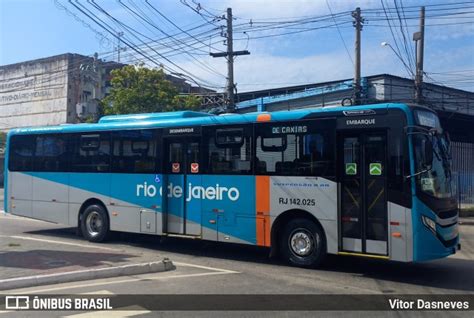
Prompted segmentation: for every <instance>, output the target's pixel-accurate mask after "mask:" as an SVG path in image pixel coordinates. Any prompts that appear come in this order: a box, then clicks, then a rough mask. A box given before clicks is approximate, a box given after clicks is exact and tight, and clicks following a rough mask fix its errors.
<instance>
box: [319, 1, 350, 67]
mask: <svg viewBox="0 0 474 318" xmlns="http://www.w3.org/2000/svg"><path fill="white" fill-rule="evenodd" d="M326 4H327V6H328V9H329V12H330V13H331V16H332V19H333V20H334V25H335V26H336V27H337V32H338V33H339V37H340V38H341V41H342V44H344V48H345V49H346V53H347V56H349V59H350V60H351V63H352V65H354V60H353V59H352V56H351V54H350V53H349V49H348V48H347V45H346V41H344V37H343V36H342V33H341V30H340V29H339V26H338V25H337V22H336V18H335V17H334V14H333V13H332V10H331V6H330V5H329V0H326Z"/></svg>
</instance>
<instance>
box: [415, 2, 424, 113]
mask: <svg viewBox="0 0 474 318" xmlns="http://www.w3.org/2000/svg"><path fill="white" fill-rule="evenodd" d="M413 41H415V47H416V74H415V101H416V103H417V104H421V103H422V102H423V55H424V51H425V7H421V9H420V31H418V32H415V33H413Z"/></svg>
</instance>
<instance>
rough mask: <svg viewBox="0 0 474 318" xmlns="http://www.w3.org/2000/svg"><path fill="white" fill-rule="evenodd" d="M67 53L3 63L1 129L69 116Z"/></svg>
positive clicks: (58, 120) (49, 122)
mask: <svg viewBox="0 0 474 318" xmlns="http://www.w3.org/2000/svg"><path fill="white" fill-rule="evenodd" d="M67 68H68V60H67V58H66V56H64V57H63V58H59V59H42V60H35V61H31V62H26V63H18V64H12V65H7V66H3V67H0V129H1V130H8V129H10V128H14V127H26V126H39V125H55V124H59V123H65V122H66V120H67V96H68V87H67V79H68V77H67V74H68V73H67Z"/></svg>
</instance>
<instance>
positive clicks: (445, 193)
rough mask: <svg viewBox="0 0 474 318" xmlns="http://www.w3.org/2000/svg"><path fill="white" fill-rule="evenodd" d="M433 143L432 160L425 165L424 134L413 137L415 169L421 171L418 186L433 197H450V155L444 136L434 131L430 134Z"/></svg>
mask: <svg viewBox="0 0 474 318" xmlns="http://www.w3.org/2000/svg"><path fill="white" fill-rule="evenodd" d="M430 138H431V142H432V144H433V162H432V164H431V166H430V167H428V168H427V167H426V166H425V163H424V160H423V155H422V154H423V151H424V149H423V148H424V143H423V140H424V139H426V136H424V135H417V136H416V137H415V153H416V171H423V173H421V174H419V175H418V177H417V183H418V188H419V189H420V190H421V191H422V192H424V193H426V194H428V195H430V196H433V197H435V198H438V199H443V198H451V197H452V196H453V195H454V193H453V187H452V177H451V157H450V154H449V143H448V141H447V140H446V137H445V136H444V135H442V134H439V133H436V134H435V135H433V136H430Z"/></svg>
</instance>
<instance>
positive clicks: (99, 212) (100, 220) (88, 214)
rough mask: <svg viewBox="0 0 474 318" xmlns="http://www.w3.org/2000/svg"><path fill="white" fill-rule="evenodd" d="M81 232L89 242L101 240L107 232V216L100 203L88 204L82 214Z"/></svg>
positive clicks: (103, 239) (105, 236)
mask: <svg viewBox="0 0 474 318" xmlns="http://www.w3.org/2000/svg"><path fill="white" fill-rule="evenodd" d="M81 232H82V234H83V236H84V238H86V239H87V240H88V241H90V242H103V241H105V240H106V238H107V235H108V234H109V217H108V214H107V211H106V210H105V208H104V207H103V206H102V205H100V204H92V205H89V206H88V207H87V208H86V209H85V210H84V213H83V214H82V218H81Z"/></svg>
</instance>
